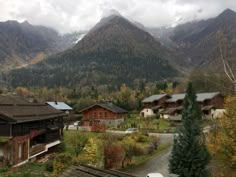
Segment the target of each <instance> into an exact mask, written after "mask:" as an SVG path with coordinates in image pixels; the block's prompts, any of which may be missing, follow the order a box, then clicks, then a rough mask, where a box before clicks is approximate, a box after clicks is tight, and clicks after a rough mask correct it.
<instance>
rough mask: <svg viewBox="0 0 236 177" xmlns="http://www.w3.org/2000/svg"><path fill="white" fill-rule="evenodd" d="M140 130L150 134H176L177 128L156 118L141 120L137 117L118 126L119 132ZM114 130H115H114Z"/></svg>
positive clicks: (128, 119) (127, 119) (166, 121)
mask: <svg viewBox="0 0 236 177" xmlns="http://www.w3.org/2000/svg"><path fill="white" fill-rule="evenodd" d="M131 127H135V128H139V130H140V131H145V132H146V131H148V132H160V133H162V132H163V133H164V132H175V131H176V126H175V125H173V124H171V122H170V121H168V120H164V119H157V118H156V117H148V118H140V117H139V116H137V117H135V115H133V116H130V117H129V118H126V119H125V122H124V123H122V124H121V125H120V126H118V128H117V129H118V130H126V129H128V128H131ZM113 129H114V128H113Z"/></svg>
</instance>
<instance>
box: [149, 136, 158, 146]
mask: <svg viewBox="0 0 236 177" xmlns="http://www.w3.org/2000/svg"><path fill="white" fill-rule="evenodd" d="M151 143H152V145H153V147H154V149H157V148H158V146H159V144H160V138H159V137H156V136H152V137H151Z"/></svg>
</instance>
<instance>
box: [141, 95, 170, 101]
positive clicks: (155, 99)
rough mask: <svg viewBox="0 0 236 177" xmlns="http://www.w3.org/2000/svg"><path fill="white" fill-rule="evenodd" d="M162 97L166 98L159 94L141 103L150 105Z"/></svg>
mask: <svg viewBox="0 0 236 177" xmlns="http://www.w3.org/2000/svg"><path fill="white" fill-rule="evenodd" d="M164 96H167V94H159V95H152V96H150V97H147V98H145V99H144V100H143V101H142V102H143V103H152V102H153V101H157V100H159V99H161V98H163V97H164Z"/></svg>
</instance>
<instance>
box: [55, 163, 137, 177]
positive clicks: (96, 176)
mask: <svg viewBox="0 0 236 177" xmlns="http://www.w3.org/2000/svg"><path fill="white" fill-rule="evenodd" d="M72 176H73V177H135V176H133V175H131V174H128V173H124V172H120V171H116V170H103V169H98V168H94V167H90V166H86V165H73V166H71V167H70V168H69V169H68V170H66V171H65V172H64V173H62V174H61V175H60V176H59V177H72Z"/></svg>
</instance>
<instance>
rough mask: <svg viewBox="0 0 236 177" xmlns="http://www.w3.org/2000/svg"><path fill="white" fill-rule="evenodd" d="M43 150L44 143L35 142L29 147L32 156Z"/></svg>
mask: <svg viewBox="0 0 236 177" xmlns="http://www.w3.org/2000/svg"><path fill="white" fill-rule="evenodd" d="M43 151H45V144H37V145H35V146H32V147H31V148H30V156H33V155H35V154H38V153H40V152H43Z"/></svg>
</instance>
